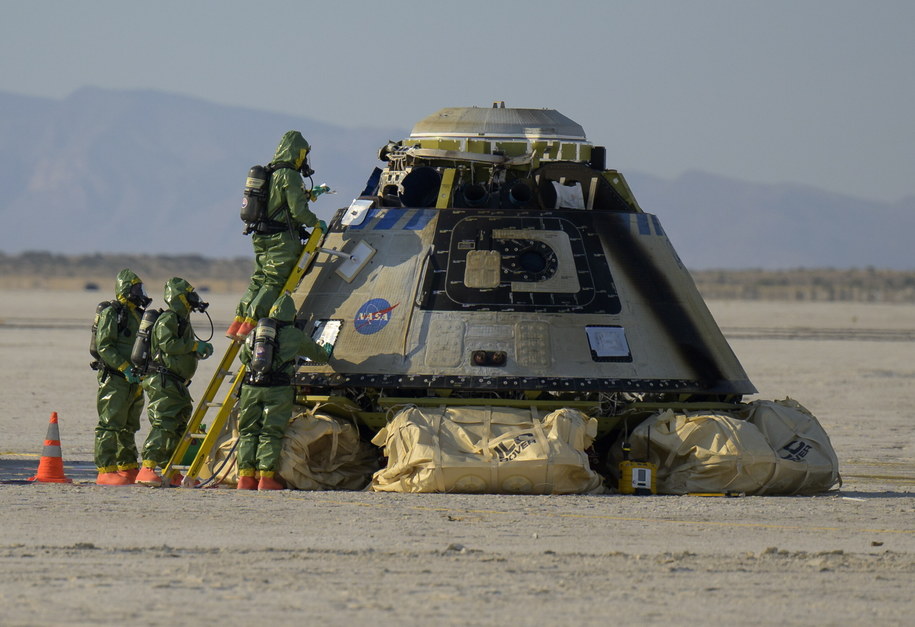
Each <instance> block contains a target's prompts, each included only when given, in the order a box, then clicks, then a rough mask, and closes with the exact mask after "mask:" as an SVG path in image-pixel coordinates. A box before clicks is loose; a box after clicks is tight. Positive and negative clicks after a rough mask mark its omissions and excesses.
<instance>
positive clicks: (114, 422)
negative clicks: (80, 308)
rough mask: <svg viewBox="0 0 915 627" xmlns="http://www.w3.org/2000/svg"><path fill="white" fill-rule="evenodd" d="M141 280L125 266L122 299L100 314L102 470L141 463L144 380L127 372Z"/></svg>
mask: <svg viewBox="0 0 915 627" xmlns="http://www.w3.org/2000/svg"><path fill="white" fill-rule="evenodd" d="M135 284H142V281H140V278H139V277H138V276H137V275H136V274H134V273H133V272H131V271H130V270H128V269H124V270H121V271H120V272H119V273H118V276H117V279H116V280H115V287H114V291H115V298H116V299H117V302H118V304H117V305H115V306H111V307H108V308H106V309H103V310H102V312H101V313H100V314H99V315H98V321H97V331H96V333H95V342H96V346H97V347H98V353H99V362H100V364H99V369H98V394H97V396H96V407H97V409H98V425H97V426H96V427H95V465H96V466H97V467H98V471H99V472H100V473H103V472H117V471H118V470H129V469H131V468H136V467H137V456H138V452H137V445H136V441H135V438H136V433H137V431H139V430H140V414H141V413H142V411H143V389H142V388H141V387H140V384H139V383H130V382H128V381H127V379H126V378H125V377H124V371H125V370H126V369H128V368H130V366H131V364H130V352H131V350H132V349H133V342H134V339H135V338H136V337H137V330H138V329H139V328H140V320H141V318H142V317H143V310H141V309H139V308H138V307H137V306H136V305H135V304H134V303H132V302H131V301H129V300H128V299H127V297H128V295H129V294H130V291H131V288H132V287H133V286H134V285H135ZM119 318H120V323H121V324H120V325H119V324H118V322H119Z"/></svg>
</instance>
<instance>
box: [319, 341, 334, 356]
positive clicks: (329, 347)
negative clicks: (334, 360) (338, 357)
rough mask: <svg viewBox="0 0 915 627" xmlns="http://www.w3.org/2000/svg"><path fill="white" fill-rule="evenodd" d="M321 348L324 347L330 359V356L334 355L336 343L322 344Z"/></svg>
mask: <svg viewBox="0 0 915 627" xmlns="http://www.w3.org/2000/svg"><path fill="white" fill-rule="evenodd" d="M321 348H323V349H324V354H325V355H327V358H328V359H330V356H331V355H333V353H334V345H333V344H324V345H323V346H321Z"/></svg>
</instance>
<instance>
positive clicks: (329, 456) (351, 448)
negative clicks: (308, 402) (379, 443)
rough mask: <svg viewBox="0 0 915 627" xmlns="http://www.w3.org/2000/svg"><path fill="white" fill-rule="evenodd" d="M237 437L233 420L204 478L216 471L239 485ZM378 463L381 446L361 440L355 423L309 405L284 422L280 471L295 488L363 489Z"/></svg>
mask: <svg viewBox="0 0 915 627" xmlns="http://www.w3.org/2000/svg"><path fill="white" fill-rule="evenodd" d="M236 414H237V408H236ZM236 420H237V418H236ZM233 422H234V421H233ZM237 441H238V428H237V422H235V423H234V424H233V428H232V429H227V430H226V431H225V432H224V433H223V434H222V436H221V438H220V439H219V441H218V443H217V446H216V447H215V448H214V450H213V453H212V454H211V455H210V456H209V457H208V458H207V460H206V465H205V467H204V468H203V470H202V471H201V473H200V478H201V479H207V478H209V477H210V476H212V475H214V474H215V475H217V476H218V478H219V483H221V484H222V485H228V486H234V485H237V483H238V470H237V464H236V454H235V452H236V443H237ZM379 466H380V464H379V462H378V452H377V449H375V447H373V446H371V445H369V444H367V443H365V442H362V441H361V440H360V439H359V431H358V429H357V428H356V427H355V425H353V423H352V422H350V421H347V420H343V419H340V418H336V417H334V416H330V415H328V414H325V413H323V412H320V411H314V410H306V411H302V412H299V413H297V414H296V415H295V416H294V417H293V419H292V420H291V421H290V422H289V424H288V425H287V426H286V432H285V434H284V435H283V448H282V450H281V451H280V458H279V463H278V465H277V468H276V471H277V474H279V476H280V477H282V478H283V480H284V481H285V482H286V485H287V487H289V488H291V489H294V490H361V489H363V488H365V487H366V486H367V485H368V483H369V480H370V479H371V477H372V473H373V472H375V471H376V470H378V468H379Z"/></svg>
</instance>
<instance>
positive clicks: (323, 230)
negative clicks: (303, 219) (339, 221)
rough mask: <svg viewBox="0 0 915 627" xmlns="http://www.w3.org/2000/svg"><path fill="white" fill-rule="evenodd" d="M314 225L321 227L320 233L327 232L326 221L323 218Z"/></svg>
mask: <svg viewBox="0 0 915 627" xmlns="http://www.w3.org/2000/svg"><path fill="white" fill-rule="evenodd" d="M315 226H316V227H317V228H319V229H321V232H322V233H327V222H325V221H324V220H318V221H317V223H315Z"/></svg>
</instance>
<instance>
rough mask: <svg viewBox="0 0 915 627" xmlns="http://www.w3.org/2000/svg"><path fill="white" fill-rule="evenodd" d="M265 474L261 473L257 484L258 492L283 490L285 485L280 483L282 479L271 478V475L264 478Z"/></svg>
mask: <svg viewBox="0 0 915 627" xmlns="http://www.w3.org/2000/svg"><path fill="white" fill-rule="evenodd" d="M264 474H265V473H261V480H260V482H259V483H258V484H257V489H258V490H285V489H286V485H285V484H284V483H283V482H282V479H280V478H279V477H275V476H273V473H272V472H271V473H269V474H270V475H271V476H269V477H265V476H264Z"/></svg>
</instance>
